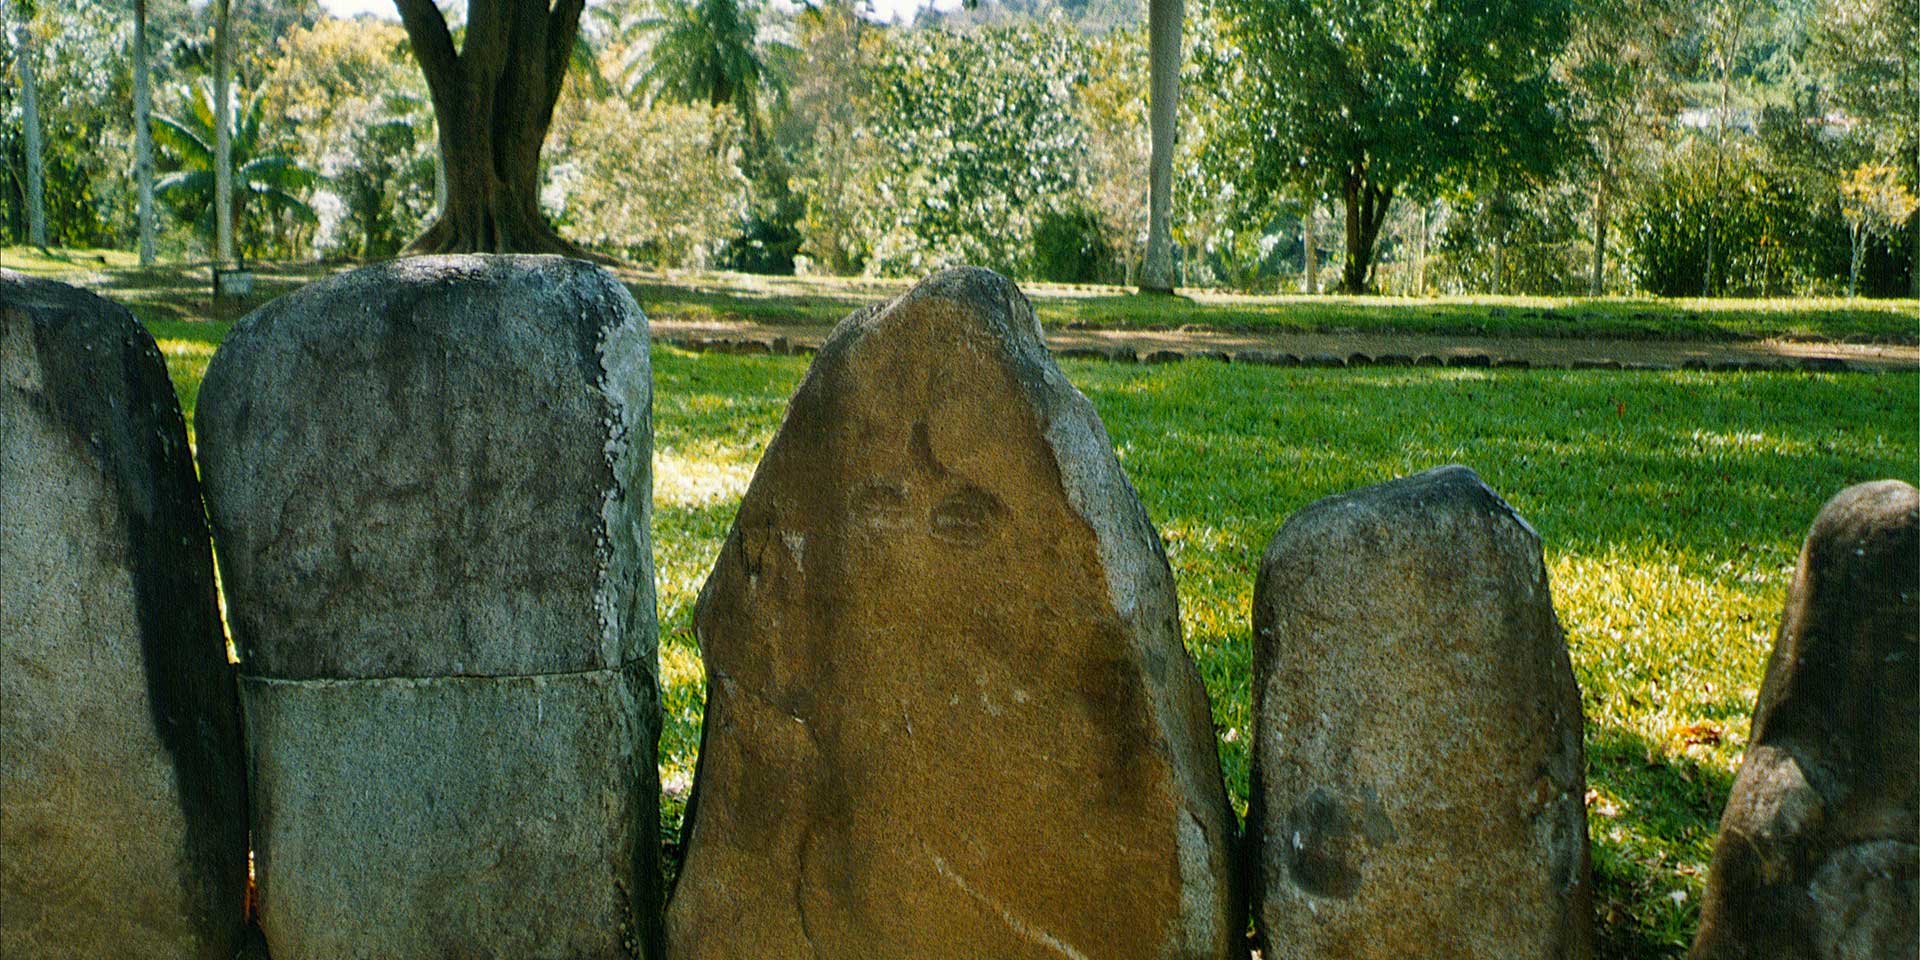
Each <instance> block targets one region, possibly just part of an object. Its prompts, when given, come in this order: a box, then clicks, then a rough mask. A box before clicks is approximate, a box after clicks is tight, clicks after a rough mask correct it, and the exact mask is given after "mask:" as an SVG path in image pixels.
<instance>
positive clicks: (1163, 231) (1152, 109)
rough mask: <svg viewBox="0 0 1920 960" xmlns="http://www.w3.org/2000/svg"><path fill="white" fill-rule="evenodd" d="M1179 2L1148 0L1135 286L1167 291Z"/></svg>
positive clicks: (1181, 6)
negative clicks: (1142, 199) (1143, 241)
mask: <svg viewBox="0 0 1920 960" xmlns="http://www.w3.org/2000/svg"><path fill="white" fill-rule="evenodd" d="M1184 7H1185V4H1184V3H1183V2H1182V0H1148V3H1147V48H1148V49H1147V66H1148V72H1149V74H1150V76H1149V79H1148V85H1149V89H1150V92H1151V95H1152V96H1151V103H1150V105H1149V108H1148V109H1149V115H1148V126H1149V128H1150V133H1151V134H1152V137H1153V155H1152V158H1151V160H1150V162H1149V166H1148V168H1147V258H1146V263H1144V264H1143V265H1142V266H1141V270H1140V289H1141V290H1142V291H1144V292H1148V293H1172V292H1173V147H1174V127H1175V125H1176V124H1177V123H1178V122H1179V118H1180V114H1179V109H1180V108H1179V103H1180V27H1181V22H1180V21H1181V19H1182V18H1183V17H1184V16H1185V10H1184Z"/></svg>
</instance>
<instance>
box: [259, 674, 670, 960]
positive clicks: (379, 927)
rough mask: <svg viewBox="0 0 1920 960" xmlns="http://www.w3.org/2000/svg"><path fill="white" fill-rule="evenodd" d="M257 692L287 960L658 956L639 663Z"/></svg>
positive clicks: (263, 869) (272, 894) (265, 850)
mask: <svg viewBox="0 0 1920 960" xmlns="http://www.w3.org/2000/svg"><path fill="white" fill-rule="evenodd" d="M241 690H242V695H243V699H244V701H245V706H246V716H247V739H248V742H249V743H251V744H252V745H253V746H252V751H251V752H252V757H253V765H254V775H255V777H256V778H257V779H258V782H259V783H261V784H262V785H263V787H264V789H262V790H261V798H262V800H263V802H264V804H265V805H266V808H265V809H263V810H262V811H261V814H260V816H259V818H258V827H257V830H258V832H257V833H256V834H255V835H254V846H255V849H256V852H255V870H256V871H257V873H258V876H259V897H260V913H261V917H262V921H263V925H264V926H265V928H266V930H267V934H268V940H269V943H270V944H271V946H272V952H273V956H274V958H275V960H298V958H315V960H320V958H338V957H376V956H377V957H500V958H518V957H540V958H554V960H561V958H574V957H626V956H629V955H630V954H629V953H628V952H627V951H628V950H633V951H635V953H636V954H637V955H640V956H658V954H657V953H649V952H648V951H647V950H646V949H645V948H646V946H647V938H648V937H649V936H650V935H651V931H652V930H654V929H655V928H656V927H657V924H658V920H657V919H656V918H655V917H654V916H653V915H652V914H651V911H657V910H658V909H659V900H658V897H657V896H650V895H645V894H647V893H648V891H646V890H643V889H637V888H636V885H637V884H638V885H647V884H652V885H654V886H656V887H657V882H656V881H654V880H652V879H651V876H652V874H651V873H650V872H649V871H654V870H657V866H656V864H655V856H656V854H654V853H653V852H652V851H654V850H655V849H657V847H658V843H659V837H658V835H657V830H658V827H657V820H656V816H655V813H654V808H655V804H656V801H655V799H654V795H655V793H656V792H657V791H658V789H659V788H658V785H657V783H656V778H657V774H654V773H653V772H652V770H653V764H654V756H653V742H654V733H653V731H652V730H651V729H650V727H649V724H650V723H651V722H652V721H651V720H647V719H643V718H651V717H653V716H654V715H655V714H656V713H657V712H658V709H659V708H658V705H657V704H656V703H654V702H653V700H652V697H653V685H652V681H651V680H650V679H649V678H648V677H646V676H645V675H644V673H643V672H642V671H641V670H639V669H637V668H636V669H635V670H634V671H631V672H630V673H629V672H622V671H613V670H590V671H585V672H581V673H568V674H554V675H549V676H536V677H471V678H469V677H433V678H424V679H395V680H358V681H345V682H340V681H328V680H270V679H255V678H249V679H247V680H245V681H243V682H242V686H241ZM296 791H297V792H296ZM563 897H564V899H562V898H563ZM574 897H579V898H581V899H580V900H579V901H575V900H574V899H573V898H574ZM530 906H532V907H534V908H533V909H530Z"/></svg>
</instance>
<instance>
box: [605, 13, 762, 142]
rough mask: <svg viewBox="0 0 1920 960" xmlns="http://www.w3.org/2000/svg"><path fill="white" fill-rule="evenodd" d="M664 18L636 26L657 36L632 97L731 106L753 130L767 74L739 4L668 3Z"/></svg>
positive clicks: (754, 29) (755, 29)
mask: <svg viewBox="0 0 1920 960" xmlns="http://www.w3.org/2000/svg"><path fill="white" fill-rule="evenodd" d="M661 6H662V10H661V15H660V16H657V17H649V18H645V19H642V20H640V21H638V22H637V23H635V24H634V26H633V31H634V32H636V33H658V34H659V37H658V39H656V40H655V41H654V42H653V45H652V48H651V49H650V50H649V51H648V55H649V59H650V61H651V62H650V63H649V64H648V66H647V69H646V71H645V72H643V73H641V74H640V76H639V78H638V79H637V80H636V81H635V83H634V89H633V90H632V91H631V92H633V93H641V94H644V95H646V96H647V97H648V98H649V99H658V98H660V97H666V98H668V99H672V100H682V101H686V102H689V103H697V102H699V101H702V100H704V101H706V102H707V104H708V105H709V106H715V107H719V106H725V105H728V104H732V105H733V106H734V107H736V108H737V109H739V110H740V111H741V114H742V116H743V117H745V118H746V122H747V125H748V128H749V129H750V130H751V129H752V128H753V127H754V116H753V114H754V104H755V98H756V97H757V95H758V94H759V91H760V83H761V80H762V78H763V77H764V75H765V73H766V65H765V64H764V63H762V62H761V59H760V53H759V49H758V47H757V41H758V37H757V33H758V26H757V25H756V24H755V23H754V19H753V13H752V11H749V10H742V9H741V8H740V3H739V0H663V2H662V4H661Z"/></svg>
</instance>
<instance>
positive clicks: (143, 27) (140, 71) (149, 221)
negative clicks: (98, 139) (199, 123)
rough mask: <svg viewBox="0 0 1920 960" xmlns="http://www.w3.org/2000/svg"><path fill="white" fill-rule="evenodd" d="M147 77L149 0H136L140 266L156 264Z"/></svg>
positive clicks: (135, 103)
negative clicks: (154, 262)
mask: <svg viewBox="0 0 1920 960" xmlns="http://www.w3.org/2000/svg"><path fill="white" fill-rule="evenodd" d="M151 90H152V81H151V80H150V79H149V78H148V76H147V0H133V145H134V146H133V170H134V179H135V180H137V181H139V183H138V187H139V191H140V265H141V266H143V267H151V266H153V261H154V252H153V232H154V223H153V120H152V115H153V94H152V92H151Z"/></svg>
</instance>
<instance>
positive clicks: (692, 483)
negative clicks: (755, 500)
mask: <svg viewBox="0 0 1920 960" xmlns="http://www.w3.org/2000/svg"><path fill="white" fill-rule="evenodd" d="M753 468H754V464H753V463H751V462H741V461H732V460H719V459H714V458H710V457H701V458H697V459H696V458H688V457H683V456H680V455H679V454H678V453H677V452H676V451H673V450H656V451H654V454H653V500H654V503H655V504H656V505H658V506H663V507H705V506H710V505H712V504H714V503H718V502H720V501H722V500H738V499H740V497H741V496H742V495H743V494H745V493H746V492H747V484H748V482H750V481H751V480H752V479H753Z"/></svg>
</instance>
